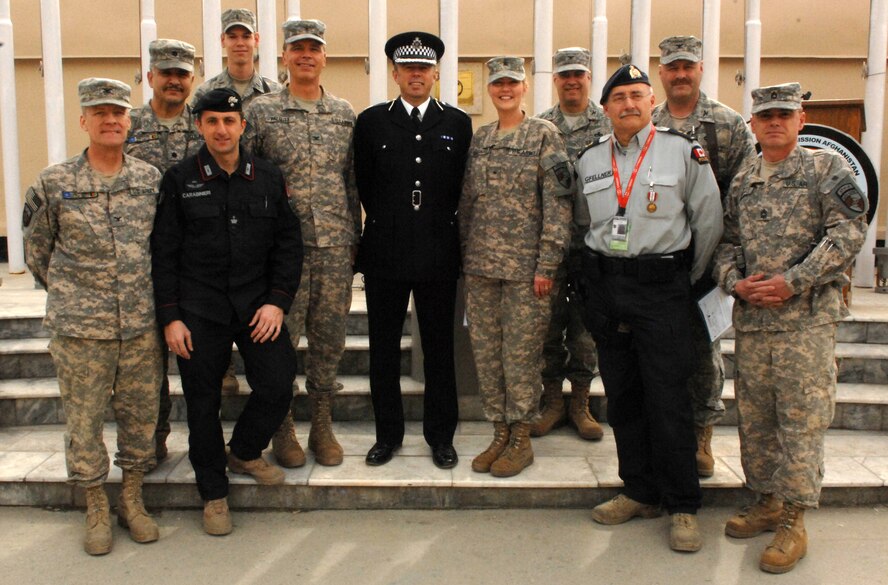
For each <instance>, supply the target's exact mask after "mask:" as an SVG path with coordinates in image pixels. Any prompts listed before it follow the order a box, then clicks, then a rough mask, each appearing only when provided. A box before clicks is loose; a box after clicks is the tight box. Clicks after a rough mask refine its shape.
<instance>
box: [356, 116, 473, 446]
mask: <svg viewBox="0 0 888 585" xmlns="http://www.w3.org/2000/svg"><path fill="white" fill-rule="evenodd" d="M471 139H472V123H471V120H470V119H469V116H468V115H467V114H465V113H464V112H463V111H461V110H459V109H457V108H454V107H452V106H449V105H447V104H443V103H441V102H439V101H438V100H436V99H432V100H431V101H430V103H429V104H428V107H427V108H426V111H425V114H424V116H423V118H422V121H421V123H419V124H418V125H417V124H416V122H414V121H413V120H412V119H411V118H410V114H409V113H408V112H407V110H406V109H405V108H404V104H403V102H402V101H401V100H400V99H396V100H393V101H391V102H385V103H382V104H378V105H375V106H372V107H370V108H368V109H366V110H365V111H364V112H362V113H361V115H360V116H358V119H357V123H356V125H355V175H356V178H357V183H358V192H359V195H360V198H361V204H362V205H363V206H364V210H365V212H366V214H367V217H366V220H365V223H364V232H363V235H362V236H361V243H360V246H359V248H358V258H357V266H358V270H359V271H360V272H363V273H364V276H365V282H366V291H367V315H368V322H369V332H370V391H371V396H372V399H373V410H374V415H375V417H376V440H377V442H381V443H386V444H388V445H399V444H400V443H401V440H402V438H403V436H404V411H403V405H402V403H401V388H400V382H399V376H400V355H401V351H400V340H401V331H402V327H403V324H404V317H405V315H406V311H407V303H408V299H409V296H410V292H411V291H413V298H414V301H415V307H416V317H417V319H418V323H419V331H420V335H421V338H422V349H423V357H424V363H423V370H424V373H425V402H424V413H423V434H424V436H425V440H426V442H427V443H428V444H429V445H431V446H432V447H435V446H440V445H449V444H450V443H451V442H452V440H453V433H454V432H455V430H456V424H457V419H458V408H457V399H456V379H455V374H454V365H453V313H454V303H455V297H456V279H457V277H458V276H459V263H460V251H459V234H458V229H457V225H456V209H457V204H458V202H459V196H460V190H461V187H462V177H463V172H464V170H465V165H466V153H467V151H468V148H469V143H470V142H471Z"/></svg>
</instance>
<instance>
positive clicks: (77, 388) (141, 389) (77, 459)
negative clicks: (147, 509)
mask: <svg viewBox="0 0 888 585" xmlns="http://www.w3.org/2000/svg"><path fill="white" fill-rule="evenodd" d="M49 350H50V352H51V353H52V359H53V362H54V363H55V366H56V370H57V371H58V379H59V390H60V392H61V397H62V405H63V406H64V408H65V419H66V424H67V432H66V433H65V461H66V463H67V466H68V481H69V482H70V483H73V484H75V485H78V486H81V487H85V488H86V487H93V486H97V485H101V484H102V483H103V482H104V481H105V478H107V477H108V469H109V464H108V451H107V449H106V448H105V443H104V441H103V437H102V430H103V426H104V422H105V411H106V410H107V408H108V405H109V403H110V405H111V408H112V409H113V411H114V419H115V421H116V422H117V453H116V454H115V456H114V464H115V465H117V466H118V467H120V468H121V469H124V470H127V471H130V470H132V471H148V470H149V469H150V468H152V467H153V465H154V427H155V423H156V422H157V404H158V388H159V387H160V378H161V366H160V338H159V336H158V334H157V330H156V329H152V330H151V331H149V332H148V333H144V334H142V335H140V336H138V337H135V338H133V339H126V340H102V339H81V338H78V337H66V336H61V335H56V336H54V337H53V338H52V340H51V341H50V343H49Z"/></svg>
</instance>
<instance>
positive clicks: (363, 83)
mask: <svg viewBox="0 0 888 585" xmlns="http://www.w3.org/2000/svg"><path fill="white" fill-rule="evenodd" d="M155 3H156V17H157V30H158V36H160V37H169V38H179V39H182V40H186V41H188V42H190V43H192V44H194V45H195V46H196V47H197V50H198V55H199V56H200V55H202V53H203V49H202V45H203V42H202V38H203V33H202V28H201V5H202V2H201V0H155ZM60 4H61V15H62V44H63V54H64V78H65V92H64V94H65V119H66V121H67V124H66V128H65V131H66V136H67V145H68V153H69V154H70V155H73V154H75V153H77V152H78V151H79V150H81V149H82V148H84V147H85V145H86V136H85V134H84V133H83V132H82V131H81V130H80V128H79V126H78V115H79V107H78V105H77V96H76V84H77V81H78V80H80V79H82V78H84V77H89V76H102V77H114V78H117V79H121V80H123V81H125V82H127V83H129V84H131V85H133V88H134V96H133V99H134V102H136V103H141V90H140V87H139V86H138V84H137V83H136V81H135V78H136V76H137V74H138V71H139V61H138V55H139V13H138V10H139V3H138V2H137V1H136V0H128V1H122V0H62V1H61V2H60ZM460 4H461V6H460V22H459V30H460V47H459V51H460V56H461V59H462V60H464V61H474V62H483V61H485V60H486V59H488V58H490V57H491V56H494V55H503V54H513V55H520V56H523V57H525V58H526V59H527V67H528V72H530V71H531V70H532V63H531V57H532V54H533V4H534V3H533V0H464V1H463V2H461V3H460ZM554 4H555V34H554V41H555V46H556V47H559V46H575V45H582V46H587V47H588V46H590V44H591V40H590V35H591V32H590V31H591V18H592V16H593V14H592V6H593V4H594V3H593V0H556V2H555V3H554ZM652 4H653V14H652V19H651V39H652V40H651V56H652V60H651V63H650V66H649V71H650V73H651V74H652V76H653V78H654V91H655V92H656V93H657V96H658V99H662V95H663V94H662V88H661V87H660V85H659V82H658V81H657V80H656V65H657V63H658V60H657V56H658V55H659V50H658V49H657V43H658V42H659V40H660V39H661V38H662V37H665V36H668V35H672V34H695V35H698V36H700V35H701V34H702V31H701V21H702V4H703V3H702V0H700V1H698V2H694V1H692V0H691V1H689V0H683V1H679V0H657V1H656V2H653V3H652ZM838 5H839V3H837V2H835V0H781V1H780V2H776V1H775V2H763V3H762V22H763V28H762V54H763V61H762V74H761V81H762V84H771V83H780V82H784V81H790V80H794V81H800V82H801V83H802V85H803V87H804V88H805V90H806V91H808V90H810V91H812V92H813V97H814V99H831V98H834V99H839V98H841V99H854V98H862V97H863V95H864V87H865V80H864V79H863V78H862V75H861V65H862V63H863V61H864V60H865V59H866V51H867V36H868V27H869V24H868V23H869V2H868V0H844V1H843V2H841V4H840V6H841V10H836V7H837V6H838ZM239 6H246V7H248V8H253V9H255V0H241V1H238V0H234V1H232V0H223V1H222V7H223V9H225V8H234V7H239ZM629 6H630V2H628V1H620V2H614V1H612V2H608V12H607V17H608V20H609V30H608V57H609V59H608V69H609V70H613V69H614V68H615V67H616V64H617V58H618V57H619V55H620V54H622V53H628V52H629V38H630V34H629V21H630V8H629ZM301 7H302V15H303V17H305V18H319V19H321V20H323V21H324V22H326V23H327V26H328V32H327V41H328V55H329V59H328V67H327V70H326V71H325V73H324V85H325V87H326V88H327V90H328V91H330V92H332V93H334V94H336V95H339V96H341V97H344V98H346V99H348V100H349V101H350V102H351V103H352V104H353V105H354V107H355V110H356V111H360V110H362V109H363V108H365V107H367V106H368V105H370V104H369V97H368V92H369V90H368V78H367V75H366V74H365V72H364V59H365V58H366V57H367V42H368V41H367V18H368V7H367V1H366V0H336V1H331V0H302V2H301ZM277 14H278V20H279V21H282V20H283V19H284V17H285V15H286V2H285V0H278V1H277ZM787 15H790V16H787ZM744 20H745V2H743V1H742V0H724V1H723V2H722V3H721V29H722V30H721V35H722V36H721V55H722V57H721V62H720V67H719V72H720V77H719V80H720V81H719V99H720V100H721V101H723V102H724V103H726V104H728V105H729V106H731V107H733V108H735V109H740V108H741V106H742V98H743V91H745V88H743V87H741V86H738V85H737V84H736V82H735V81H734V76H735V74H736V73H737V72H738V71H739V70H741V69H742V66H743V64H742V57H743V35H744ZM12 21H13V26H14V27H15V39H14V40H15V51H16V59H17V60H16V86H17V90H16V95H17V100H18V108H19V146H20V158H21V166H22V168H21V178H22V190H24V189H26V188H27V186H28V185H29V184H30V183H31V182H32V181H33V179H34V177H35V176H36V174H37V173H38V172H39V171H40V170H41V169H42V168H43V167H44V166H46V164H47V149H46V125H45V121H44V109H43V101H44V90H43V79H42V77H41V75H40V72H39V64H40V58H41V40H40V3H39V2H37V1H36V0H12ZM416 29H420V30H429V31H433V32H435V31H437V30H438V2H437V0H389V1H388V31H389V33H390V34H394V33H396V32H401V31H404V30H416ZM281 40H282V38H281V33H280V31H278V35H277V38H276V39H262V42H263V43H266V42H273V43H274V45H275V46H276V47H279V46H280V42H281ZM0 50H2V49H0ZM278 52H279V51H278ZM5 81H6V80H0V82H5ZM201 81H202V76H201V75H200V73H198V75H197V78H196V79H195V86H196V85H197V84H198V83H200V82H201ZM482 91H483V88H482ZM395 94H396V87H395V85H394V83H393V82H391V80H390V81H389V95H390V96H394V95H395ZM593 98H596V96H593ZM526 103H527V105H528V106H531V105H532V104H533V92H532V90H531V91H530V92H529V93H528V94H527V97H526ZM494 118H495V114H494V112H493V108H492V107H491V106H490V104H489V101H488V100H487V98H486V96H485V97H484V106H483V113H482V114H481V115H479V116H474V120H475V124H476V126H477V125H479V124H482V123H486V122H489V121H491V120H493V119H494ZM883 150H884V151H885V156H883V161H882V168H883V169H886V173H888V164H886V163H888V145H886V146H884V147H883ZM886 173H883V177H884V176H886ZM0 185H2V183H0ZM883 207H886V206H883ZM880 215H881V216H882V219H881V220H880V224H881V225H883V226H884V225H885V219H884V218H885V215H886V213H885V211H884V209H883V211H882V213H881V214H880ZM15 221H18V218H15ZM5 233H6V218H5V217H2V214H0V235H2V234H5Z"/></svg>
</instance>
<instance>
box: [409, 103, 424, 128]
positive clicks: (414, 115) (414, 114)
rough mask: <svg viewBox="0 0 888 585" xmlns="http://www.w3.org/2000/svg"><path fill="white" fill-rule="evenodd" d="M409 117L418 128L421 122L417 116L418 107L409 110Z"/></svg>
mask: <svg viewBox="0 0 888 585" xmlns="http://www.w3.org/2000/svg"><path fill="white" fill-rule="evenodd" d="M410 119H411V120H413V125H414V126H416V127H417V128H419V125H420V124H422V120H420V118H419V108H417V107H415V106H414V108H413V111H412V112H410Z"/></svg>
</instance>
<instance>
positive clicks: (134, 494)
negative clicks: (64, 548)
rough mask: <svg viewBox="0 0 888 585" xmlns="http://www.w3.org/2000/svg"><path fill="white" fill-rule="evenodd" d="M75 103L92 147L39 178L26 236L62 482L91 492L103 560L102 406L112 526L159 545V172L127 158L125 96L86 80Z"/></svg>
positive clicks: (93, 526)
mask: <svg viewBox="0 0 888 585" xmlns="http://www.w3.org/2000/svg"><path fill="white" fill-rule="evenodd" d="M78 94H79V97H80V105H81V109H82V114H81V116H80V127H81V128H82V129H83V130H84V131H86V132H87V134H89V146H88V147H87V148H86V150H85V151H84V152H83V153H81V154H79V155H78V156H75V157H73V158H71V159H68V160H66V161H65V162H63V163H59V164H57V165H53V166H50V167H48V168H46V169H44V170H43V172H41V173H40V176H39V177H38V178H37V181H36V182H35V183H34V185H33V186H32V187H31V188H30V189H29V190H28V192H27V195H26V196H25V208H24V213H23V216H22V225H23V227H24V239H25V256H26V259H27V263H28V267H29V268H30V269H31V272H32V273H33V274H34V278H35V280H36V281H37V282H38V283H39V284H40V285H42V286H43V287H44V288H46V289H47V293H48V295H47V300H46V319H45V320H44V325H45V326H46V328H47V329H48V330H49V331H50V332H51V333H52V340H51V341H50V352H51V353H52V357H53V361H54V362H55V365H56V369H57V370H58V380H59V390H60V393H61V397H62V404H63V405H64V408H65V418H66V425H67V432H66V434H65V459H66V463H67V467H68V481H69V482H70V483H72V484H74V485H75V486H78V487H81V488H85V489H86V502H87V522H86V523H87V528H86V539H85V541H84V549H85V550H86V552H88V553H89V554H93V555H99V554H105V553H107V552H109V551H110V550H111V523H110V517H109V515H110V508H109V504H108V497H107V495H106V494H105V489H104V486H103V484H104V482H105V479H106V478H107V477H108V453H107V451H106V449H105V444H104V443H103V441H102V428H103V423H104V417H105V411H106V409H107V407H108V405H109V403H110V405H111V407H112V409H113V411H114V417H115V420H116V421H117V449H118V451H117V453H116V455H115V459H114V463H115V465H117V466H118V467H120V468H121V469H123V488H122V490H121V494H120V500H119V501H118V522H119V523H120V524H121V525H123V526H127V525H128V526H129V528H130V535H131V536H132V538H133V540H136V541H137V542H151V541H153V540H157V538H158V530H157V524H155V523H154V520H152V519H151V517H150V516H148V514H147V512H146V511H145V507H144V505H143V504H142V476H143V474H144V473H145V472H146V471H147V470H148V469H150V468H151V466H152V465H153V464H154V443H153V439H154V426H155V421H156V420H157V401H158V388H159V387H160V378H161V367H160V338H159V336H158V332H157V323H156V320H155V317H154V300H153V297H152V288H151V256H150V251H149V248H148V238H149V236H150V234H151V226H152V222H153V220H154V209H155V204H156V200H157V188H158V183H159V182H160V172H159V171H158V170H157V169H155V168H154V167H152V166H151V165H149V164H147V163H144V162H142V161H140V160H138V159H135V158H132V157H130V156H127V155H125V154H124V153H123V145H124V141H125V140H126V131H127V129H128V128H129V120H130V118H129V109H130V87H129V86H128V85H126V84H125V83H121V82H119V81H115V80H112V79H97V78H89V79H84V80H83V81H81V82H80V84H79V86H78Z"/></svg>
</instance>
